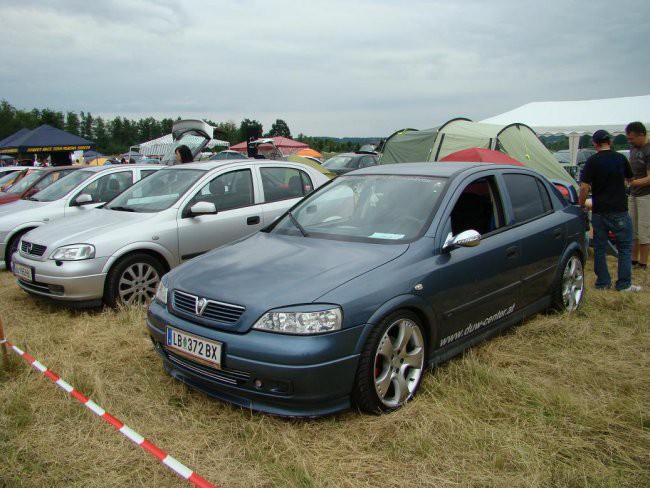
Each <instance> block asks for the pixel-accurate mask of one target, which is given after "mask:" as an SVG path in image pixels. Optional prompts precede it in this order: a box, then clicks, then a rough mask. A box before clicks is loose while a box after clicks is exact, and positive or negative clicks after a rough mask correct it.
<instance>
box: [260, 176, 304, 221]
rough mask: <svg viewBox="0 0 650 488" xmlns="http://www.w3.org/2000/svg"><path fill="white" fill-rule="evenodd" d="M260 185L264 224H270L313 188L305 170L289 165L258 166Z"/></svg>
mask: <svg viewBox="0 0 650 488" xmlns="http://www.w3.org/2000/svg"><path fill="white" fill-rule="evenodd" d="M258 172H259V180H260V181H261V186H262V200H263V202H264V204H263V205H262V208H263V211H264V225H267V224H270V223H271V222H273V221H274V220H275V219H277V218H278V217H279V216H280V215H282V214H283V213H284V212H285V211H286V210H287V209H288V208H291V207H292V206H293V205H294V204H295V203H296V202H298V201H299V200H300V199H301V198H302V197H304V196H305V195H308V194H309V193H311V192H312V191H313V190H314V183H313V181H312V180H311V178H310V177H309V174H308V173H307V172H306V171H302V170H300V169H297V168H293V167H290V166H279V165H278V166H270V165H260V166H258Z"/></svg>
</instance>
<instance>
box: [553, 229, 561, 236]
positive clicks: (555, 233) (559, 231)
mask: <svg viewBox="0 0 650 488" xmlns="http://www.w3.org/2000/svg"><path fill="white" fill-rule="evenodd" d="M553 237H555V238H556V239H559V238H560V237H562V229H561V228H559V227H558V228H557V229H553Z"/></svg>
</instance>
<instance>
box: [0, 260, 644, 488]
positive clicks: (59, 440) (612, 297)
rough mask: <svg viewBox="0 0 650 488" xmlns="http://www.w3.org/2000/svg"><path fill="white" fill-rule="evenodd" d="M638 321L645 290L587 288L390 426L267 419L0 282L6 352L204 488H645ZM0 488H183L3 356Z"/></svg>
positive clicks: (120, 330) (437, 377)
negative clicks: (202, 390) (14, 349)
mask: <svg viewBox="0 0 650 488" xmlns="http://www.w3.org/2000/svg"><path fill="white" fill-rule="evenodd" d="M588 276H589V277H590V284H592V282H593V279H591V273H589V275H588ZM637 281H638V280H637ZM647 281H648V280H646V283H645V284H646V290H647V289H648V286H649V285H650V283H648V282H647ZM648 310H650V292H648V291H644V292H642V293H640V294H635V295H623V294H618V293H616V292H609V291H608V292H596V291H593V289H592V288H590V289H589V291H588V295H587V298H586V302H585V303H584V306H583V308H582V309H581V311H580V312H579V313H577V314H575V315H539V316H537V317H535V318H533V319H531V320H529V321H527V322H526V323H525V324H523V325H521V326H519V327H516V328H514V329H513V330H512V331H511V332H510V333H508V334H505V335H503V336H500V337H498V338H495V339H492V340H490V341H488V342H485V343H484V344H482V345H481V346H479V347H476V348H474V349H473V350H471V351H469V352H468V353H467V354H465V355H464V356H463V357H458V358H456V359H454V360H452V361H450V362H448V363H446V364H445V365H443V366H442V367H440V368H438V369H437V370H436V371H435V372H434V373H429V374H427V375H426V377H425V380H424V382H423V385H422V389H421V391H420V394H419V395H418V397H417V398H416V399H415V401H413V402H411V403H410V404H409V405H407V406H406V408H404V409H402V410H400V411H398V412H396V413H393V414H391V415H386V416H381V417H376V416H369V415H360V414H358V413H356V412H347V413H343V414H340V415H337V416H334V417H329V418H325V419H319V420H283V419H279V418H275V417H270V416H266V415H259V414H255V413H251V412H249V411H246V410H242V409H239V408H235V407H231V406H229V405H227V404H224V403H221V402H219V401H215V400H211V399H209V398H207V397H205V396H204V395H202V394H199V393H196V392H193V391H191V390H189V389H187V388H186V387H185V386H183V385H181V384H179V383H177V382H176V381H174V380H172V379H171V378H170V377H168V376H167V375H166V374H164V372H163V371H162V367H161V362H160V360H159V358H158V357H157V356H156V354H155V353H154V352H153V350H152V347H151V344H150V342H149V339H148V337H147V333H146V330H145V326H144V320H145V314H144V311H141V310H123V311H119V312H114V311H107V310H103V311H94V312H75V311H68V310H64V309H61V308H58V307H55V306H50V305H48V304H46V303H44V302H41V301H38V300H35V299H34V298H32V297H29V296H27V295H25V294H24V293H23V292H22V291H20V290H19V289H18V287H17V286H16V285H15V284H14V283H13V279H12V277H11V276H10V275H9V274H8V273H6V272H3V273H0V317H1V318H2V320H3V322H4V324H5V329H6V332H7V336H8V338H9V339H10V340H11V341H13V342H14V343H15V344H16V345H17V346H19V347H21V348H23V349H25V350H26V351H27V352H29V353H30V354H32V355H33V356H35V357H36V358H37V359H39V360H40V361H41V362H43V363H44V364H45V365H46V366H48V367H50V368H51V369H52V370H53V371H54V372H56V373H57V374H59V375H61V376H62V377H63V378H64V379H65V380H66V381H68V382H69V383H71V384H72V385H73V386H75V387H76V388H78V389H79V390H80V391H81V392H82V393H84V394H86V395H87V396H90V397H91V398H92V399H93V400H94V401H96V402H97V403H99V404H100V405H101V406H103V407H104V408H105V409H106V410H107V411H108V412H110V413H112V414H113V415H115V416H117V417H118V418H120V419H121V420H122V421H124V422H126V424H127V425H129V426H130V427H131V428H133V429H134V430H136V431H138V432H139V433H140V434H142V435H144V436H145V437H147V438H148V439H150V440H151V441H152V442H154V443H155V444H157V445H158V446H160V447H161V448H162V449H164V450H166V451H167V452H169V453H170V454H171V455H172V456H174V457H176V458H177V459H178V460H179V461H181V462H183V463H185V464H186V465H187V466H188V467H190V468H191V469H194V470H196V471H197V473H199V474H200V475H202V476H204V477H205V478H207V479H209V480H210V481H212V482H213V483H215V484H216V485H218V486H222V487H271V486H278V487H285V486H287V487H376V486H384V487H404V486H418V487H429V486H430V487H434V486H435V487H458V486H462V487H465V486H472V487H473V486H480V487H485V486H488V487H490V486H493V487H503V486H508V487H510V486H514V487H517V486H522V487H523V486H526V487H531V486H532V487H535V486H611V487H620V486H630V487H631V486H650V419H649V418H648V416H649V415H650V409H649V407H650V382H649V379H650V364H649V360H648V359H649V356H648V352H649V351H648V346H649V344H650V328H649V324H648V322H649V320H648ZM2 482H5V483H6V484H7V486H10V487H11V486H25V487H32V486H33V487H36V486H39V487H40V486H48V487H64V486H65V487H82V486H83V487H94V486H102V487H104V486H155V487H171V486H186V485H187V483H185V482H184V481H183V480H181V479H180V478H178V477H176V476H175V475H174V474H172V473H171V472H170V471H169V470H168V469H167V468H165V467H163V466H162V465H160V464H159V463H158V462H157V461H156V460H155V459H154V458H153V457H151V456H150V455H149V454H147V453H146V452H145V451H143V450H142V449H140V448H138V447H136V446H135V445H133V444H132V443H131V442H129V441H128V440H126V439H125V438H124V437H122V436H121V435H120V434H118V433H116V432H115V431H114V430H113V428H112V427H110V426H108V425H107V424H105V423H104V422H103V421H101V420H100V419H98V418H97V417H96V416H95V415H93V414H92V413H91V412H90V411H89V410H87V409H85V408H84V407H82V406H81V405H80V404H79V403H78V402H77V401H76V400H74V399H72V398H70V397H69V396H67V395H66V394H64V393H63V392H62V391H61V390H59V389H58V388H57V387H55V386H54V385H53V384H52V383H51V382H50V381H49V380H47V379H46V378H44V377H43V376H42V375H40V374H38V373H37V372H35V371H33V370H32V369H31V368H29V367H28V366H27V364H26V363H25V362H24V361H23V360H22V359H19V358H18V357H17V356H15V355H13V354H11V361H10V365H9V368H8V369H7V370H1V371H0V486H2Z"/></svg>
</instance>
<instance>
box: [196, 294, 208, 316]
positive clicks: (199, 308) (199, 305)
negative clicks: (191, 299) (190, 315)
mask: <svg viewBox="0 0 650 488" xmlns="http://www.w3.org/2000/svg"><path fill="white" fill-rule="evenodd" d="M207 305H208V301H207V300H206V299H205V298H199V299H198V300H197V301H196V309H195V311H196V315H203V312H204V311H205V307H207Z"/></svg>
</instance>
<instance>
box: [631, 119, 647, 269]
mask: <svg viewBox="0 0 650 488" xmlns="http://www.w3.org/2000/svg"><path fill="white" fill-rule="evenodd" d="M625 135H626V136H627V140H628V142H629V143H630V146H631V147H630V166H631V167H632V173H633V174H634V179H633V180H632V182H631V183H630V198H629V201H628V204H629V209H630V217H632V229H633V235H632V267H633V268H634V269H637V270H646V269H647V268H648V252H649V251H650V143H649V142H648V135H647V132H646V128H645V126H644V125H643V124H642V123H641V122H630V123H629V124H628V125H627V127H625Z"/></svg>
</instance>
